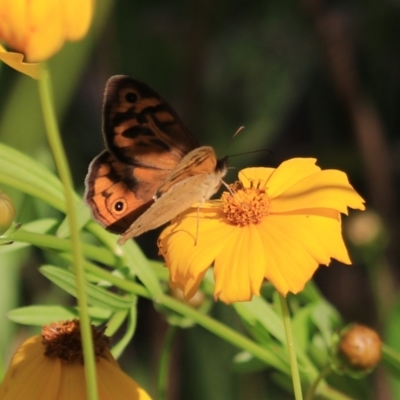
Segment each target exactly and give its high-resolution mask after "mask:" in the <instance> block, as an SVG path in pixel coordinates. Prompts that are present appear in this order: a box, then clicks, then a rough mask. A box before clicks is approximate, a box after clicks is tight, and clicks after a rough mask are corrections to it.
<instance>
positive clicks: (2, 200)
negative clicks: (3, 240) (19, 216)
mask: <svg viewBox="0 0 400 400" xmlns="http://www.w3.org/2000/svg"><path fill="white" fill-rule="evenodd" d="M14 217H15V209H14V206H13V204H12V202H11V199H10V198H9V197H8V196H7V195H6V194H5V193H3V192H1V191H0V235H2V234H3V233H4V232H5V231H7V230H8V228H10V226H11V224H12V222H13V221H14Z"/></svg>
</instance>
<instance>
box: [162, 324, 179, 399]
mask: <svg viewBox="0 0 400 400" xmlns="http://www.w3.org/2000/svg"><path fill="white" fill-rule="evenodd" d="M177 330H178V328H177V327H176V326H175V325H169V327H168V330H167V333H166V335H165V340H164V345H163V349H162V353H161V356H160V364H159V366H158V379H157V395H158V396H157V400H166V399H167V392H168V372H169V371H170V368H169V363H170V359H171V353H172V345H173V342H174V338H175V335H176V332H177Z"/></svg>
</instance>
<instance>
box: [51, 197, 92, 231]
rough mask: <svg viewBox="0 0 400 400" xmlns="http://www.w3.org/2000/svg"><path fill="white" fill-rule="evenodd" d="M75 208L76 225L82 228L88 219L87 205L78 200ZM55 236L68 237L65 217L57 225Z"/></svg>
mask: <svg viewBox="0 0 400 400" xmlns="http://www.w3.org/2000/svg"><path fill="white" fill-rule="evenodd" d="M76 208H77V217H78V226H79V229H82V228H83V227H84V226H85V225H86V224H87V223H88V222H89V221H90V211H89V208H88V206H87V205H86V204H85V203H84V201H83V200H80V201H79V202H78V204H77V206H76ZM56 236H57V237H60V238H63V239H64V238H66V237H69V226H68V218H67V217H65V218H64V220H63V221H62V223H61V225H60V226H59V227H58V229H57V232H56Z"/></svg>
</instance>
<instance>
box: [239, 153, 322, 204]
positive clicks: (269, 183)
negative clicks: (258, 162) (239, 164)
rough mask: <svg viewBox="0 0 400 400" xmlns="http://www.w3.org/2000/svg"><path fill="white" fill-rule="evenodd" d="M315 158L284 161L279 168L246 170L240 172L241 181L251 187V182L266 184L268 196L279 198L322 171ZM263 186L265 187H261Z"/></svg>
mask: <svg viewBox="0 0 400 400" xmlns="http://www.w3.org/2000/svg"><path fill="white" fill-rule="evenodd" d="M316 161H317V160H316V159H315V158H292V159H290V160H287V161H284V162H283V163H282V164H280V165H279V167H278V168H276V169H274V168H245V169H244V170H242V171H240V173H239V179H240V180H241V181H242V183H243V184H244V185H245V187H249V186H248V185H249V183H248V182H249V180H253V181H256V182H257V181H261V182H265V183H264V185H265V186H266V187H267V188H268V196H269V197H271V198H274V197H277V196H279V195H280V194H281V193H282V192H284V191H285V190H287V189H288V188H290V187H291V186H293V184H295V183H296V182H298V181H299V180H301V179H303V178H306V177H307V176H309V175H312V174H314V173H316V172H318V171H320V170H321V169H320V168H319V167H317V166H316V165H315V162H316ZM261 186H263V185H261Z"/></svg>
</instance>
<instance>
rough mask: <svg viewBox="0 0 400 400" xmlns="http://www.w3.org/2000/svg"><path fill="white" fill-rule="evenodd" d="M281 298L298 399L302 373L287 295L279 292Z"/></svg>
mask: <svg viewBox="0 0 400 400" xmlns="http://www.w3.org/2000/svg"><path fill="white" fill-rule="evenodd" d="M279 300H280V303H281V310H282V319H283V326H284V328H285V334H286V343H287V348H288V352H289V361H290V371H291V374H292V382H293V390H294V396H295V399H296V400H302V399H303V393H302V391H301V381H300V374H299V368H298V365H297V358H296V350H295V347H294V342H293V333H292V324H291V319H290V312H289V307H288V303H287V300H286V297H284V296H282V295H281V294H280V293H279Z"/></svg>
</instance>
